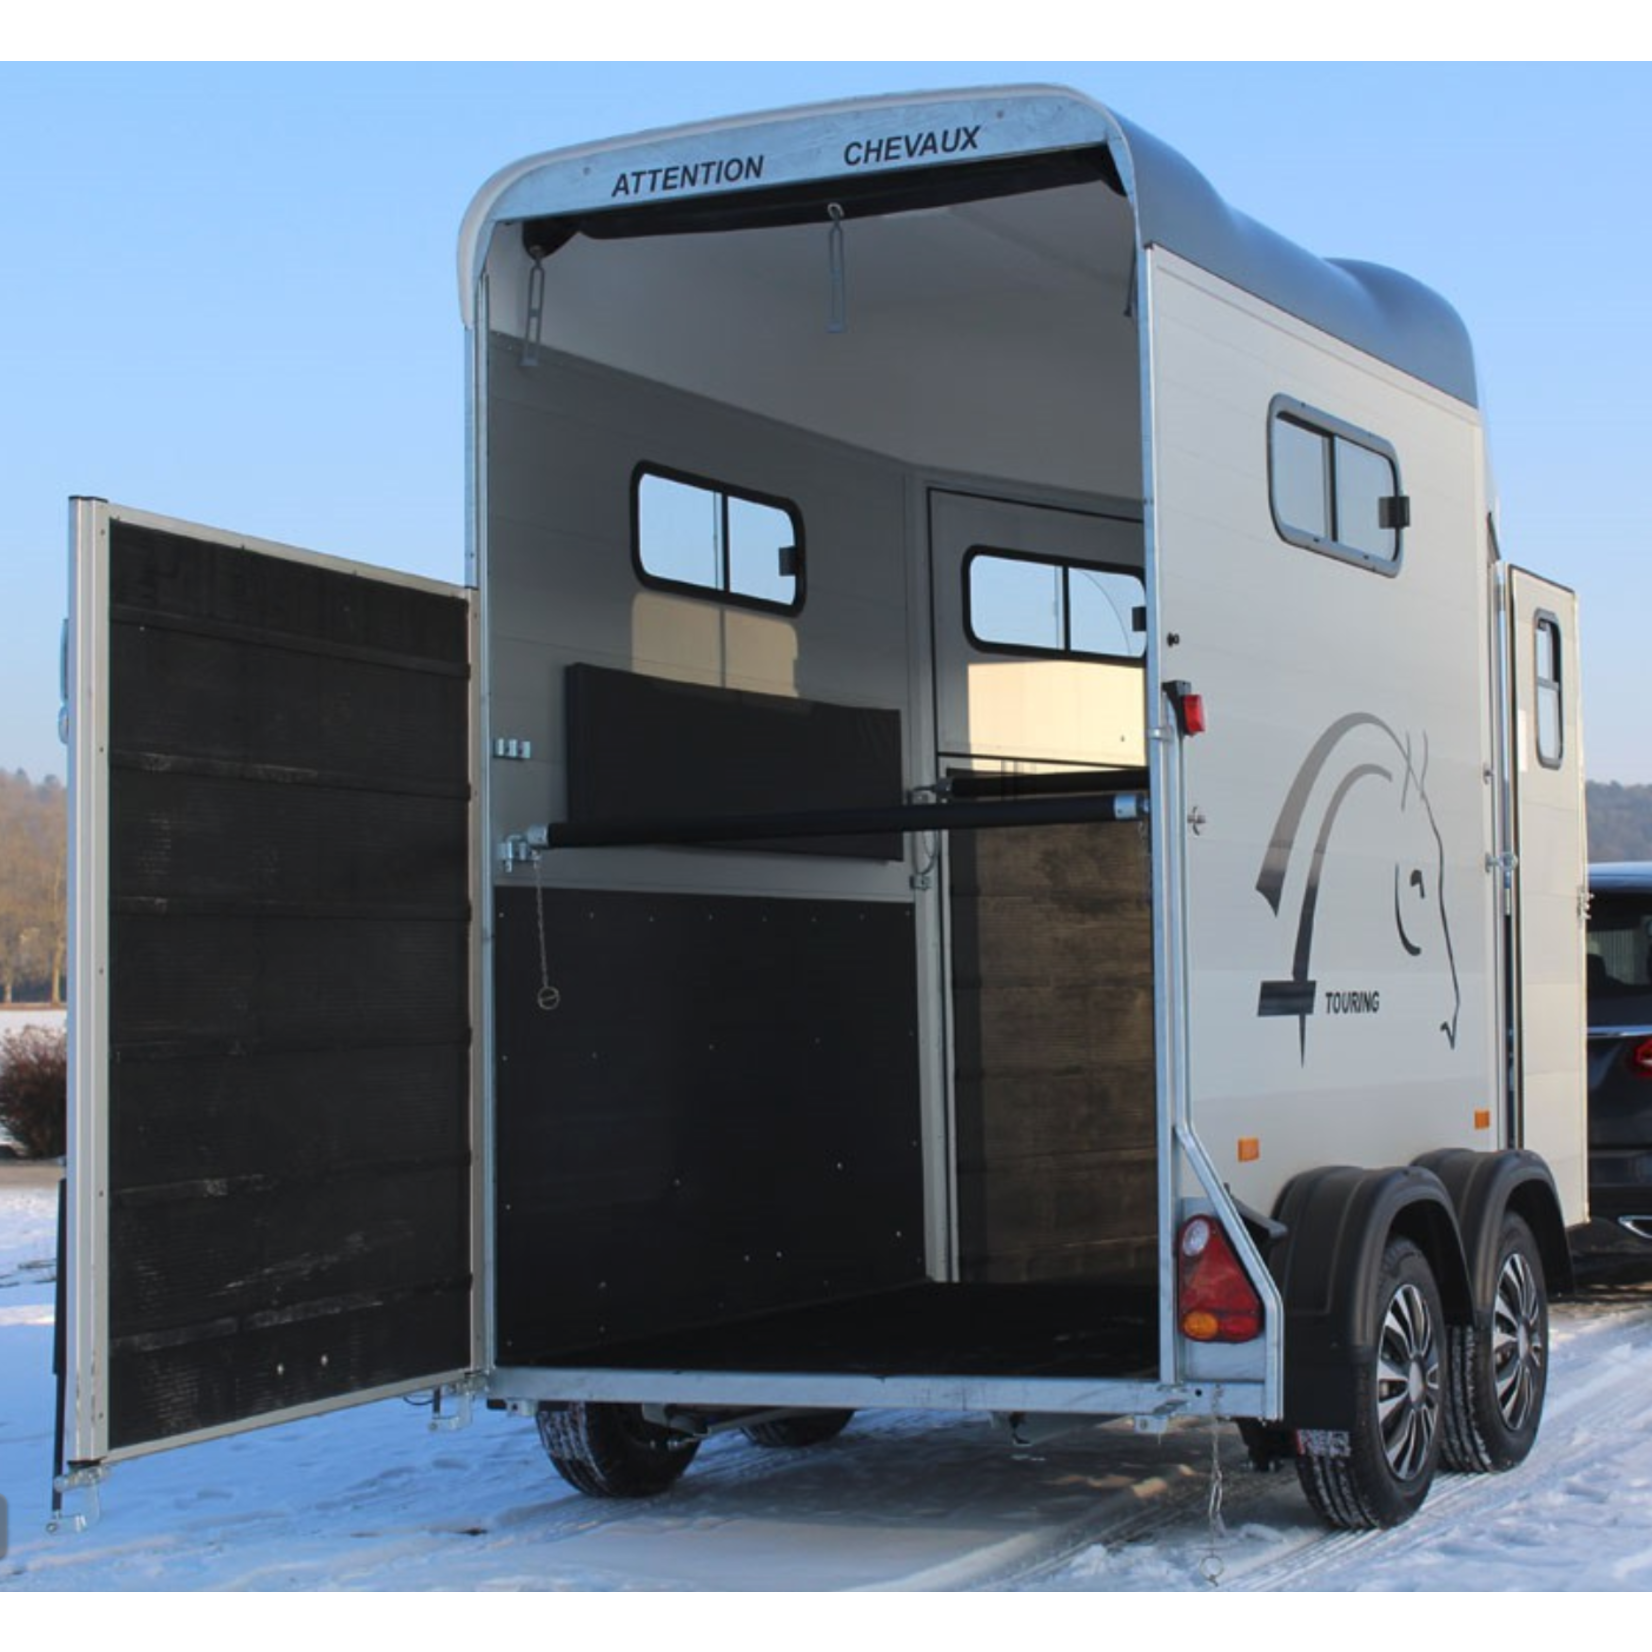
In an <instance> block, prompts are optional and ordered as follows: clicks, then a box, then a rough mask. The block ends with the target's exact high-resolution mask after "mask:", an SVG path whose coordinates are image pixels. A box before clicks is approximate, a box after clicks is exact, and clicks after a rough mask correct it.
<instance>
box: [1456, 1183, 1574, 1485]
mask: <svg viewBox="0 0 1652 1652" xmlns="http://www.w3.org/2000/svg"><path fill="white" fill-rule="evenodd" d="M1548 1373H1549V1303H1548V1293H1547V1290H1546V1288H1545V1283H1544V1277H1543V1258H1542V1255H1541V1253H1540V1252H1539V1250H1538V1248H1537V1240H1536V1239H1535V1238H1534V1237H1533V1235H1532V1230H1531V1229H1530V1228H1529V1227H1528V1226H1527V1225H1526V1223H1525V1222H1524V1221H1523V1220H1521V1218H1520V1217H1518V1216H1516V1215H1514V1214H1513V1213H1512V1212H1510V1213H1509V1214H1508V1215H1506V1216H1505V1217H1504V1218H1503V1226H1502V1229H1501V1231H1500V1233H1499V1234H1498V1239H1497V1284H1496V1287H1495V1289H1494V1291H1493V1294H1492V1302H1491V1323H1490V1324H1489V1325H1487V1326H1485V1327H1480V1326H1474V1325H1454V1326H1452V1328H1451V1391H1450V1401H1449V1403H1448V1405H1447V1407H1446V1418H1445V1443H1444V1448H1443V1449H1444V1456H1445V1463H1446V1466H1447V1467H1448V1468H1453V1469H1457V1470H1459V1471H1461V1472H1463V1473H1465V1474H1485V1473H1487V1472H1490V1471H1495V1470H1502V1469H1507V1468H1513V1467H1514V1465H1515V1464H1516V1463H1519V1462H1523V1461H1524V1460H1525V1457H1526V1454H1527V1453H1528V1452H1529V1451H1530V1450H1531V1448H1532V1443H1533V1442H1534V1441H1535V1440H1536V1439H1537V1429H1538V1424H1539V1423H1540V1422H1541V1421H1542V1418H1543V1395H1544V1391H1545V1388H1546V1387H1547V1383H1548Z"/></svg>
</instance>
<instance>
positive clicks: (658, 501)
mask: <svg viewBox="0 0 1652 1652" xmlns="http://www.w3.org/2000/svg"><path fill="white" fill-rule="evenodd" d="M631 493H632V510H631V532H632V548H633V553H634V555H635V558H636V565H637V573H638V576H639V577H640V578H641V579H642V581H643V583H644V584H645V585H658V586H662V587H664V588H665V589H667V590H673V591H687V592H690V593H692V594H694V595H697V596H698V595H706V596H713V597H718V598H721V599H722V600H724V601H726V602H733V603H738V604H742V605H744V606H746V607H751V608H773V609H778V610H779V611H781V612H782V613H788V614H794V613H796V612H797V610H798V609H799V608H801V607H802V606H803V520H802V517H801V516H800V515H799V513H798V510H797V507H796V506H795V505H792V504H790V503H788V502H787V501H786V500H784V499H774V498H770V497H768V496H766V495H764V494H759V493H751V492H747V491H746V490H744V489H741V488H735V487H731V486H728V485H727V484H725V483H721V482H711V481H707V480H705V479H703V478H701V477H697V476H686V475H682V474H679V473H677V472H673V471H665V470H658V469H651V468H649V467H647V466H639V467H638V469H637V472H636V475H635V477H634V478H633V480H632V487H631Z"/></svg>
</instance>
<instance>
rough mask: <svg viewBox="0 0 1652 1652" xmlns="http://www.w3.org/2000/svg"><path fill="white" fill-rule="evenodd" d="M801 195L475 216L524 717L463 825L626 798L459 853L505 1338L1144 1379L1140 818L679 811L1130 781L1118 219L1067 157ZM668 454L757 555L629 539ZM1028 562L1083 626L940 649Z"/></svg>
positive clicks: (523, 1353) (1131, 558) (1131, 449)
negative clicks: (485, 984)
mask: <svg viewBox="0 0 1652 1652" xmlns="http://www.w3.org/2000/svg"><path fill="white" fill-rule="evenodd" d="M834 187H835V186H832V185H824V186H820V187H819V188H818V189H816V188H815V187H814V186H809V188H807V189H790V190H782V191H746V192H734V193H728V194H724V195H719V196H712V197H709V198H708V197H704V196H700V197H697V198H695V199H693V200H691V201H690V202H689V203H688V205H687V206H686V207H685V206H673V205H672V204H670V203H666V204H664V205H660V206H657V207H646V208H642V207H639V208H622V209H616V210H615V211H613V212H601V213H592V214H587V215H585V216H584V217H582V218H578V219H556V218H545V219H538V220H531V221H528V222H520V221H517V222H505V223H503V224H501V225H500V226H499V227H498V228H497V229H496V231H495V233H494V235H493V240H492V244H491V249H490V252H489V255H488V258H487V263H486V275H487V299H486V312H485V313H486V316H487V321H488V338H487V357H486V362H485V372H484V374H483V382H484V384H485V393H484V400H483V402H482V403H481V414H482V416H481V419H480V421H479V425H480V429H479V436H480V439H481V441H482V442H483V443H484V449H483V452H484V458H483V473H484V475H485V477H486V488H485V512H486V515H485V520H484V522H483V535H482V537H483V545H482V561H483V563H484V567H485V574H484V579H483V586H484V591H485V592H486V601H485V605H486V620H485V623H486V626H487V636H488V655H489V664H488V669H487V676H488V696H489V728H490V733H491V735H492V736H493V738H494V739H495V740H498V739H499V738H502V737H503V738H507V739H515V740H518V741H520V742H525V747H524V749H525V750H526V751H527V752H528V754H529V755H528V756H527V759H526V760H525V761H522V762H507V763H500V764H496V765H495V773H494V775H493V777H492V781H491V784H492V798H493V802H492V812H493V827H494V836H495V839H496V840H498V839H501V838H506V837H508V836H509V835H510V834H512V833H520V832H522V831H524V830H525V829H526V828H527V827H528V826H529V824H530V823H532V822H536V821H551V822H574V823H580V822H584V823H587V824H589V825H591V827H592V829H593V830H595V831H597V832H599V833H600V831H601V830H602V829H603V827H604V825H605V823H606V824H609V825H611V824H612V823H614V822H622V823H625V824H627V826H628V827H631V828H637V827H639V826H640V827H641V828H643V830H642V831H641V832H640V834H639V833H638V832H637V831H635V830H633V831H631V832H630V835H629V836H628V837H627V838H626V840H625V842H624V844H623V845H620V844H616V843H610V844H609V845H608V846H599V847H589V846H588V847H580V848H570V849H565V850H555V851H553V852H550V853H548V854H546V855H544V856H543V857H541V859H540V861H539V862H537V863H536V864H535V866H534V868H533V869H531V870H530V869H529V868H528V867H527V866H526V865H525V864H524V863H522V862H516V863H511V862H508V861H507V862H506V863H504V864H502V865H500V866H498V868H497V869H496V877H495V891H494V914H493V916H494V926H495V929H494V945H493V954H492V979H493V995H494V1006H495V1007H494V1027H495V1039H496V1051H497V1059H496V1061H495V1063H494V1070H495V1072H496V1074H497V1086H498V1092H497V1098H496V1101H497V1106H496V1112H495V1118H496V1147H495V1160H496V1165H497V1177H496V1182H497V1187H496V1210H497V1232H498V1245H497V1250H496V1275H495V1282H494V1286H495V1288H494V1297H495V1325H496V1336H495V1340H496V1352H497V1358H498V1360H499V1363H500V1364H501V1365H504V1366H518V1367H525V1366H541V1367H547V1366H549V1367H558V1366H560V1367H569V1368H577V1369H579V1370H581V1371H586V1372H589V1371H593V1370H601V1371H608V1372H615V1371H619V1372H623V1371H625V1370H630V1371H637V1372H640V1371H646V1370H650V1369H653V1370H658V1369H660V1368H662V1367H663V1368H669V1369H677V1370H681V1369H685V1368H692V1369H699V1370H716V1371H746V1372H764V1371H785V1370H794V1371H795V1370H807V1371H820V1372H830V1371H842V1372H856V1373H861V1374H874V1375H875V1374H878V1373H880V1372H882V1373H890V1374H894V1373H898V1372H910V1373H923V1372H931V1373H934V1372H953V1373H959V1374H965V1375H967V1374H971V1373H978V1374H982V1375H990V1374H1016V1373H1021V1374H1030V1373H1035V1372H1051V1371H1062V1372H1065V1373H1069V1374H1073V1375H1083V1376H1112V1375H1124V1374H1131V1375H1138V1374H1141V1373H1143V1372H1149V1371H1151V1370H1152V1369H1153V1367H1154V1363H1155V1360H1156V1358H1157V1347H1158V1341H1157V1338H1158V1329H1157V1323H1156V1317H1155V1311H1154V1307H1153V1303H1154V1301H1155V1296H1154V1291H1153V1288H1152V1287H1153V1283H1154V1277H1155V1276H1154V1258H1155V1257H1156V1255H1157V1220H1158V1215H1157V1192H1156V1189H1157V1179H1156V1178H1157V1155H1156V1147H1155V1122H1154V1121H1155V1107H1154V1089H1155V1078H1154V1066H1153V1043H1152V1028H1153V968H1152V944H1151V926H1150V920H1149V900H1148V889H1149V884H1150V873H1149V847H1148V840H1147V835H1146V829H1145V827H1144V826H1141V825H1138V824H1137V823H1136V822H1134V821H1129V822H1119V823H1110V824H1095V823H1088V824H1075V823H1073V822H1072V821H1067V822H1065V823H1060V824H1040V825H1031V824H1017V825H1015V826H1013V827H1011V828H1009V829H1003V830H992V831H985V830H983V831H979V832H975V831H961V830H960V831H954V832H952V833H951V834H950V836H949V839H948V842H947V844H946V846H945V848H944V850H942V851H938V850H937V845H936V841H935V839H934V838H933V837H931V836H927V835H926V834H922V833H902V832H898V831H897V832H889V831H887V830H885V831H884V832H883V833H881V834H877V833H865V832H863V833H859V834H856V835H844V834H842V833H841V832H838V833H835V834H834V832H832V831H823V832H820V833H816V834H814V835H809V836H805V837H792V838H786V839H784V840H780V839H778V838H777V839H776V840H774V841H767V840H766V839H767V838H768V834H765V833H764V832H763V831H761V830H760V829H757V828H756V827H754V828H753V829H752V830H751V831H750V833H749V834H748V835H744V836H743V837H742V838H741V839H739V840H735V841H724V842H720V843H713V844H703V843H702V844H696V845H695V846H691V847H690V846H685V843H686V842H687V841H688V840H686V839H685V838H684V837H683V836H681V835H680V834H681V829H682V827H683V823H684V822H685V821H692V820H693V819H694V818H695V817H696V816H703V815H707V814H709V815H713V816H716V815H723V816H733V815H737V816H740V817H742V818H743V819H755V820H757V821H761V820H762V819H764V818H766V817H776V816H783V815H785V816H799V815H804V816H807V815H808V814H809V813H810V811H818V812H820V813H821V814H822V815H825V814H830V813H832V812H833V811H854V810H876V809H888V808H900V807H902V806H904V805H907V804H909V803H910V802H911V801H912V799H913V797H914V794H915V793H922V791H923V789H924V788H933V787H934V786H935V785H936V783H937V782H944V783H947V784H950V785H953V786H954V787H955V788H956V789H957V791H958V793H959V794H960V795H963V794H968V793H973V794H974V795H980V794H982V793H983V792H985V793H987V794H989V795H995V796H998V797H1003V796H1005V795H1009V794H1015V795H1018V796H1022V797H1024V796H1025V795H1026V794H1028V793H1037V792H1039V791H1044V792H1047V793H1053V792H1059V793H1064V794H1066V795H1067V796H1068V798H1069V799H1070V798H1071V796H1072V795H1073V794H1075V793H1077V794H1084V793H1096V794H1098V795H1102V796H1105V795H1106V794H1108V793H1111V792H1119V791H1122V790H1125V789H1128V788H1141V787H1143V786H1144V785H1145V776H1144V770H1143V765H1144V763H1145V756H1144V722H1145V711H1144V697H1143V689H1142V681H1143V672H1142V658H1141V655H1142V653H1143V652H1144V650H1145V646H1146V639H1145V624H1146V621H1145V613H1146V604H1147V601H1148V598H1147V594H1146V584H1147V581H1146V570H1145V565H1144V552H1143V545H1142V527H1141V499H1142V481H1141V463H1142V459H1141V450H1142V437H1141V408H1140V395H1141V390H1140V383H1141V373H1140V366H1139V356H1138V344H1137V322H1136V318H1135V315H1134V286H1133V283H1134V279H1135V272H1134V246H1135V234H1134V223H1133V219H1132V215H1131V209H1130V206H1129V204H1128V202H1127V201H1126V200H1125V199H1124V198H1123V196H1122V195H1121V194H1120V193H1119V191H1118V188H1117V183H1116V178H1115V177H1114V176H1113V174H1112V171H1111V167H1110V165H1109V163H1108V162H1107V158H1106V154H1105V151H1103V150H1096V149H1091V150H1080V151H1072V152H1068V153H1065V154H1057V155H1052V156H1049V157H1043V158H1038V157H1035V158H1032V159H1028V158H1026V157H1021V158H1019V159H1017V160H1016V161H1015V162H1014V164H1013V166H1011V167H1006V166H1004V165H999V164H994V165H990V166H983V167H982V168H980V169H976V168H973V167H970V166H967V165H955V166H951V167H942V168H932V169H930V170H928V171H915V172H910V173H904V174H891V173H884V174H882V175H881V176H879V177H878V178H877V179H876V180H875V182H874V183H872V184H870V185H868V186H867V187H865V188H861V189H859V190H858V192H857V191H856V190H855V189H853V188H851V187H850V186H847V185H845V186H842V188H841V189H840V190H839V192H838V193H834ZM834 208H835V209H837V210H834ZM536 255H537V256H536ZM673 488H677V489H683V490H686V495H685V496H686V497H687V498H688V500H689V503H690V505H691V506H694V507H695V508H698V509H699V510H700V512H701V514H702V516H703V517H704V518H705V519H706V520H708V521H709V520H710V519H711V518H713V517H716V516H717V515H718V513H719V512H720V513H721V520H722V524H723V525H722V528H721V530H720V531H721V533H722V534H723V535H724V536H725V537H727V536H728V535H729V534H730V531H731V530H730V522H731V520H733V517H734V516H736V515H738V514H739V513H740V512H742V511H743V512H746V513H747V514H748V516H750V517H751V519H752V520H756V521H758V522H759V523H767V525H768V526H767V528H766V529H765V530H764V531H765V532H766V533H767V534H768V535H769V537H768V539H767V541H766V543H765V550H764V555H765V556H766V557H767V562H766V563H765V564H764V565H763V568H762V570H761V571H760V572H757V573H754V574H752V575H750V580H751V583H750V584H749V585H747V586H745V587H742V586H741V584H740V579H739V577H738V576H736V575H734V574H731V572H730V570H731V567H732V549H731V547H730V546H728V545H725V546H724V549H723V553H722V562H721V573H720V574H719V573H717V572H716V571H715V569H714V571H713V572H712V573H711V574H710V575H709V576H707V581H706V587H705V588H697V587H696V584H695V578H697V577H698V576H694V577H690V576H688V575H686V574H684V573H682V572H681V571H680V567H679V565H678V564H677V563H675V562H672V561H670V560H669V559H667V561H666V562H665V563H664V564H663V565H653V566H651V563H650V558H651V556H652V555H653V554H654V553H653V550H652V548H651V546H650V545H649V543H648V537H647V534H648V527H647V523H646V522H645V521H644V517H645V515H646V512H647V510H648V509H649V508H651V507H650V506H649V501H650V500H651V499H652V498H655V497H665V496H666V495H667V494H669V492H670V490H671V489H673ZM650 489H660V490H664V491H663V492H661V493H659V494H654V493H651V492H650V491H649V490H650ZM672 554H673V555H674V554H675V553H674V552H673V553H672ZM983 554H985V555H987V556H988V557H989V558H997V559H998V560H997V561H996V562H993V563H992V564H991V565H990V566H989V567H987V568H986V570H985V572H984V573H982V574H981V575H980V576H979V577H978V576H977V575H974V574H972V573H971V566H972V564H971V560H970V559H971V558H972V557H978V556H980V555H983ZM777 556H778V562H777V561H776V557H777ZM715 562H716V558H715V556H714V557H713V563H715ZM1029 567H1030V568H1033V569H1034V570H1035V571H1036V574H1037V577H1038V578H1040V579H1042V580H1043V581H1044V584H1045V586H1046V587H1047V588H1048V589H1049V590H1050V591H1053V592H1055V593H1056V596H1055V600H1056V602H1057V604H1058V605H1065V604H1066V602H1067V600H1068V596H1067V584H1066V583H1064V582H1068V583H1072V584H1075V585H1076V584H1077V583H1078V582H1079V580H1080V579H1081V578H1083V579H1086V580H1089V581H1090V585H1087V586H1086V587H1085V589H1086V592H1088V591H1089V590H1090V588H1091V586H1093V587H1094V589H1095V590H1096V591H1100V592H1103V593H1105V594H1107V595H1108V596H1109V597H1110V600H1111V605H1112V610H1113V612H1114V613H1115V616H1116V617H1117V624H1118V626H1119V632H1120V638H1121V641H1120V642H1119V644H1118V649H1117V655H1116V657H1111V658H1101V657H1098V656H1097V655H1096V653H1095V652H1094V651H1093V650H1091V651H1089V652H1087V651H1086V647H1085V646H1079V647H1076V648H1075V647H1071V646H1067V647H1063V646H1061V645H1059V644H1058V645H1056V646H1053V647H1051V648H1049V649H1047V650H1046V649H1043V648H1042V647H1040V646H1037V645H1035V646H1022V645H1021V639H1020V638H1019V637H1018V636H1011V637H1009V638H1007V639H1004V640H1007V641H1008V642H1009V644H1010V646H1009V647H1007V648H1003V649H997V648H995V647H994V646H993V638H992V637H991V636H990V635H989V636H987V637H986V639H985V641H984V642H983V640H982V637H981V636H980V635H978V634H977V633H980V632H990V631H991V630H992V627H993V624H995V623H996V621H995V620H994V619H993V618H992V617H991V616H990V615H988V614H986V613H985V610H984V606H983V605H985V604H987V603H988V602H989V600H991V592H992V590H993V589H994V587H993V585H992V580H993V578H1002V579H1003V580H1005V581H1006V583H1008V584H1013V583H1014V580H1015V578H1016V577H1017V576H1018V575H1019V574H1021V573H1024V572H1026V570H1027V569H1028V568H1029ZM1073 569H1078V570H1079V572H1078V573H1073V572H1072V571H1071V570H1073ZM719 580H721V581H722V584H721V586H720V587H719V584H718V581H719ZM972 581H973V582H974V583H973V584H972ZM1109 581H1122V582H1123V584H1122V585H1121V586H1118V587H1116V588H1115V586H1114V585H1112V584H1109ZM1121 589H1124V590H1133V591H1134V593H1135V594H1134V595H1133V596H1131V597H1129V598H1128V600H1120V598H1119V590H1121ZM969 592H973V593H974V594H973V596H971V595H968V594H966V593H969ZM1042 600H1043V602H1044V610H1045V612H1046V613H1048V612H1049V610H1050V598H1049V597H1048V596H1046V597H1045V598H1043V599H1042ZM1071 600H1072V604H1073V606H1074V609H1075V611H1076V608H1077V605H1078V603H1079V600H1080V598H1079V594H1078V593H1077V592H1076V591H1075V592H1074V593H1072V596H1071ZM972 601H973V602H974V603H975V606H974V607H973V608H972V607H971V602H972ZM1015 623H1019V622H1018V621H1017V622H1015ZM650 822H653V823H655V824H656V825H657V827H658V835H657V836H655V837H653V838H650V836H649V833H648V830H647V827H648V824H649V823H650ZM674 834H675V835H674ZM545 1001H552V1002H554V1006H555V1007H554V1008H551V1009H547V1008H545ZM622 1390H623V1383H621V1384H620V1385H619V1386H618V1387H616V1386H614V1385H613V1384H612V1383H611V1384H610V1385H609V1386H608V1387H607V1388H604V1389H602V1390H600V1391H601V1392H605V1393H609V1394H611V1395H616V1396H617V1397H620V1398H625V1397H630V1396H627V1395H626V1394H625V1393H624V1392H623V1391H622Z"/></svg>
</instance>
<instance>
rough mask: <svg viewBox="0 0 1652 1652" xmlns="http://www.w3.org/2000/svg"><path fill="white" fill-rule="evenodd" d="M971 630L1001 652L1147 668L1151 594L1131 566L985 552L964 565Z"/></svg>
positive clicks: (980, 549)
mask: <svg viewBox="0 0 1652 1652" xmlns="http://www.w3.org/2000/svg"><path fill="white" fill-rule="evenodd" d="M964 628H965V630H966V631H967V632H968V634H969V640H970V641H971V642H972V643H974V644H975V646H976V647H977V648H980V649H984V650H987V651H989V652H993V653H999V654H1043V655H1056V656H1059V655H1071V656H1073V657H1074V658H1076V659H1086V660H1128V661H1133V662H1139V661H1140V660H1141V659H1142V658H1143V657H1144V656H1145V655H1146V653H1147V590H1146V587H1145V586H1144V585H1143V584H1142V579H1141V575H1140V574H1138V573H1135V572H1133V571H1132V570H1130V569H1128V568H1109V567H1103V566H1102V565H1100V564H1097V563H1088V562H1067V561H1057V560H1056V559H1054V558H1046V557H1038V556H1029V555H1027V554H1026V553H1024V552H1021V551H997V550H991V549H989V548H987V547H985V546H977V547H976V548H975V549H974V550H972V551H971V552H970V553H969V555H968V556H967V557H966V558H965V559H964Z"/></svg>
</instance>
